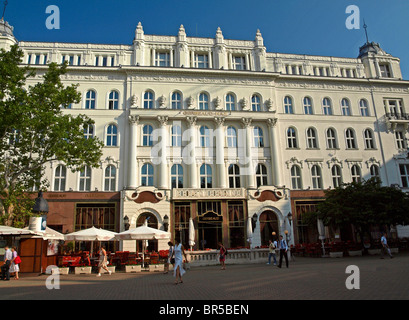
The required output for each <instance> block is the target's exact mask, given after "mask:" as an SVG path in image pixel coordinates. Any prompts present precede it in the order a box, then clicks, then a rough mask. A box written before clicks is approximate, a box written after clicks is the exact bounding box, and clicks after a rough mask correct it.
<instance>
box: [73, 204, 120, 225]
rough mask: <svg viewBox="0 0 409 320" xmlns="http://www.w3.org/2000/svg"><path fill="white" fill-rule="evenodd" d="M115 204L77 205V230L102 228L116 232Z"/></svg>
mask: <svg viewBox="0 0 409 320" xmlns="http://www.w3.org/2000/svg"><path fill="white" fill-rule="evenodd" d="M115 221H116V204H115V203H77V204H76V215H75V230H77V231H79V230H83V229H88V228H91V227H92V226H94V227H96V228H101V229H105V230H109V231H116V229H115Z"/></svg>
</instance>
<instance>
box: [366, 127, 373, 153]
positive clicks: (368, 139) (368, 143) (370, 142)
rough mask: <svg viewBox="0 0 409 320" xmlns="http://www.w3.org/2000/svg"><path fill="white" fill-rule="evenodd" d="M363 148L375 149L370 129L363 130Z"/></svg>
mask: <svg viewBox="0 0 409 320" xmlns="http://www.w3.org/2000/svg"><path fill="white" fill-rule="evenodd" d="M364 140H365V149H375V141H374V137H373V132H372V130H371V129H366V130H365V131H364Z"/></svg>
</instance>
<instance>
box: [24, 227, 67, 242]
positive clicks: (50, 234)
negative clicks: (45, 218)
mask: <svg viewBox="0 0 409 320" xmlns="http://www.w3.org/2000/svg"><path fill="white" fill-rule="evenodd" d="M24 229H25V230H28V227H26V228H24ZM33 238H42V239H43V240H65V236H64V235H63V234H62V233H59V232H58V231H55V230H54V229H51V228H49V227H46V228H45V231H44V232H34V234H33Z"/></svg>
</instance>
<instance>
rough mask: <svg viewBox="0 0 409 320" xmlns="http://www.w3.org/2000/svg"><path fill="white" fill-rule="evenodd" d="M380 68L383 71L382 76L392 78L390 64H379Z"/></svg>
mask: <svg viewBox="0 0 409 320" xmlns="http://www.w3.org/2000/svg"><path fill="white" fill-rule="evenodd" d="M379 70H380V71H381V77H382V78H390V77H391V71H390V69H389V65H387V64H379Z"/></svg>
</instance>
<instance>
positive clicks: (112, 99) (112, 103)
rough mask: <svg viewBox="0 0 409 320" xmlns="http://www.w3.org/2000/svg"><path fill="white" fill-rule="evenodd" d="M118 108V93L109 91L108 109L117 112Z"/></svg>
mask: <svg viewBox="0 0 409 320" xmlns="http://www.w3.org/2000/svg"><path fill="white" fill-rule="evenodd" d="M118 108H119V93H118V91H115V90H113V91H111V92H110V93H109V96H108V109H109V110H118Z"/></svg>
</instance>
